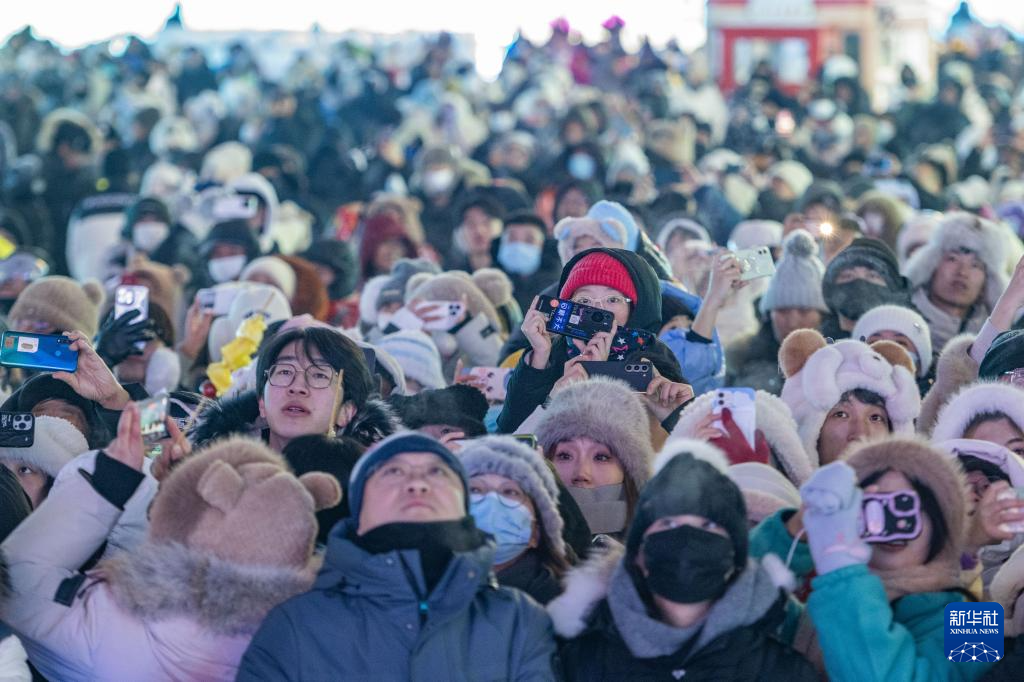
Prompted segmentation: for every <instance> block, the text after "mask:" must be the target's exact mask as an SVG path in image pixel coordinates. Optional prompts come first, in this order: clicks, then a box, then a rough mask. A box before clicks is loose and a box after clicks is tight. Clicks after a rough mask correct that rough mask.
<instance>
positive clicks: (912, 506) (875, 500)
mask: <svg viewBox="0 0 1024 682" xmlns="http://www.w3.org/2000/svg"><path fill="white" fill-rule="evenodd" d="M861 510H862V513H861V522H860V536H861V538H863V539H864V541H865V542H876V543H885V542H896V541H898V540H913V539H914V538H916V537H917V536H918V535H920V534H921V499H920V498H919V497H918V496H917V492H916V491H914V490H897V491H895V492H891V493H864V496H863V498H862V500H861Z"/></svg>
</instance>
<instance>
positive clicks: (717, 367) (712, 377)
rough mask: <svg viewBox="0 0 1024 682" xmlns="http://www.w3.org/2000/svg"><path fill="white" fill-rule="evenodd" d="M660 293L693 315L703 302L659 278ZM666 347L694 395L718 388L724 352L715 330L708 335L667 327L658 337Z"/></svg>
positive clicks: (721, 374) (722, 377)
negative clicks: (675, 360) (674, 357)
mask: <svg viewBox="0 0 1024 682" xmlns="http://www.w3.org/2000/svg"><path fill="white" fill-rule="evenodd" d="M661 295H662V296H669V297H672V298H675V299H678V300H679V301H681V302H682V303H683V305H685V306H686V307H687V308H689V309H690V310H691V311H692V312H693V314H694V316H696V315H697V313H698V312H700V307H701V305H703V302H702V301H701V299H700V297H699V296H695V295H693V294H691V293H689V292H688V291H685V290H684V289H682V288H680V287H678V286H676V285H674V284H672V283H671V282H666V281H664V280H662V282H661ZM658 338H659V339H660V340H661V342H662V343H664V344H665V345H666V346H668V347H669V350H671V351H672V353H673V355H675V356H676V359H677V360H679V367H680V368H681V369H682V371H683V376H684V377H685V378H686V381H687V383H689V384H690V386H691V387H692V388H693V394H694V395H695V396H698V395H701V394H702V393H707V392H708V391H711V390H714V389H716V388H721V387H722V384H723V382H724V379H725V363H724V361H723V360H724V354H723V352H722V342H721V340H720V339H719V338H718V331H715V332H714V333H713V334H712V337H711V338H710V339H705V338H704V337H703V336H701V335H700V334H695V333H694V332H692V331H686V330H684V329H670V330H668V331H667V332H665V333H664V334H662V335H661V336H659V337H658Z"/></svg>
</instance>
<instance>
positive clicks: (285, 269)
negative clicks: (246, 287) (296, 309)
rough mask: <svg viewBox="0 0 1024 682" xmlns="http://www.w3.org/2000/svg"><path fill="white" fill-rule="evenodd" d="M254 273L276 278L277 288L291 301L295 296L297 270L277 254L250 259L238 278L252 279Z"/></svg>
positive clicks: (242, 279) (244, 280) (243, 279)
mask: <svg viewBox="0 0 1024 682" xmlns="http://www.w3.org/2000/svg"><path fill="white" fill-rule="evenodd" d="M254 274H260V275H265V276H267V277H269V278H270V279H272V280H274V282H276V283H277V288H278V289H280V290H281V291H282V292H284V296H285V298H287V299H288V300H289V301H290V300H292V298H293V297H294V296H295V283H296V280H297V278H296V276H295V271H294V270H292V266H290V265H288V263H286V262H285V261H283V260H281V259H280V258H278V257H277V256H261V257H260V258H257V259H255V260H252V261H250V262H249V264H248V265H246V266H245V269H244V270H242V274H241V275H239V276H238V279H239V280H241V281H243V282H248V281H250V280H249V277H251V276H252V275H254Z"/></svg>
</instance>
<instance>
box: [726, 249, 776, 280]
mask: <svg viewBox="0 0 1024 682" xmlns="http://www.w3.org/2000/svg"><path fill="white" fill-rule="evenodd" d="M733 253H735V254H736V260H738V261H739V263H740V280H742V281H744V282H746V281H747V280H751V279H759V278H761V277H771V276H772V275H774V274H775V261H774V260H772V250H771V249H770V248H768V247H767V246H758V247H757V248H754V249H741V250H739V251H734V252H733Z"/></svg>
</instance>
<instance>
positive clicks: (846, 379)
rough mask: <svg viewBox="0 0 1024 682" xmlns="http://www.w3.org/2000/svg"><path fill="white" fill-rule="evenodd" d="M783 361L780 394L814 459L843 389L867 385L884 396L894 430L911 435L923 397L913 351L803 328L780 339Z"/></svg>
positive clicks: (864, 387) (781, 362)
mask: <svg viewBox="0 0 1024 682" xmlns="http://www.w3.org/2000/svg"><path fill="white" fill-rule="evenodd" d="M779 366H780V367H781V369H782V373H783V374H784V375H785V377H786V383H785V384H783V386H782V394H781V396H780V397H781V398H782V400H783V402H785V403H786V405H787V406H788V407H789V409H790V412H792V414H793V419H795V420H796V423H797V430H798V432H799V433H800V440H801V441H803V444H804V449H805V450H806V451H807V453H808V455H809V456H811V459H812V461H816V457H815V456H814V454H816V453H817V449H818V436H819V434H820V433H821V427H822V425H823V424H824V423H825V418H826V417H827V416H828V413H829V411H830V410H831V409H832V408H833V407H835V405H836V404H837V403H838V402H839V400H840V399H841V398H842V396H843V394H844V393H846V392H848V391H852V390H854V389H864V390H866V391H870V392H872V393H874V394H876V395H878V396H880V397H881V398H882V399H883V400H884V401H885V411H886V413H887V415H888V417H889V421H890V422H891V423H892V431H893V433H905V434H911V433H913V432H914V420H915V419H916V418H917V416H918V415H919V414H920V412H921V396H920V393H919V392H918V389H917V384H916V382H915V380H914V363H913V360H911V358H910V355H909V354H908V353H907V352H906V350H904V349H903V348H902V347H900V346H899V345H898V344H895V343H892V342H891V341H877V342H875V343H874V344H872V345H870V346H869V345H868V344H866V343H864V342H862V341H854V340H852V339H846V340H843V341H837V342H836V343H832V344H829V343H827V342H826V340H825V337H823V336H822V335H821V334H819V333H818V332H817V331H814V330H813V329H800V330H797V331H795V332H793V333H792V334H790V335H789V336H787V337H786V340H785V341H783V342H782V347H781V348H780V349H779Z"/></svg>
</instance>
